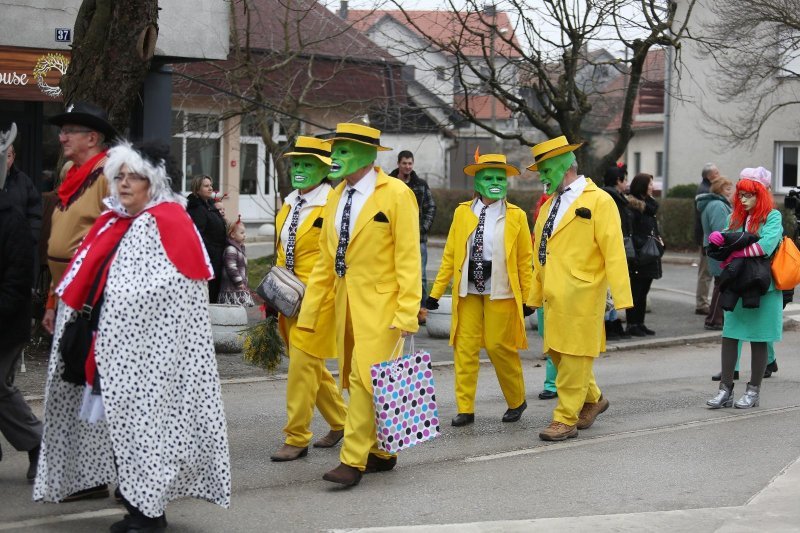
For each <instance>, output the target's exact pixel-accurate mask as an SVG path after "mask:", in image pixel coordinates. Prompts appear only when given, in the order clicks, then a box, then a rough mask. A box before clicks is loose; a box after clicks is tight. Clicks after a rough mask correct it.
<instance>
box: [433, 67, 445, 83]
mask: <svg viewBox="0 0 800 533" xmlns="http://www.w3.org/2000/svg"><path fill="white" fill-rule="evenodd" d="M434 71H435V72H436V79H437V80H446V79H447V71H446V70H445V68H444V67H436V68H435V69H434Z"/></svg>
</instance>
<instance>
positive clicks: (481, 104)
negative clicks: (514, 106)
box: [455, 94, 511, 120]
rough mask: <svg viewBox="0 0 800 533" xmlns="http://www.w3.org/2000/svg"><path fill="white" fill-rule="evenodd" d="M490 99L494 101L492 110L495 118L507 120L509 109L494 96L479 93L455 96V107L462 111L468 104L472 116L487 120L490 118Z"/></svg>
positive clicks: (509, 115) (509, 114) (509, 113)
mask: <svg viewBox="0 0 800 533" xmlns="http://www.w3.org/2000/svg"><path fill="white" fill-rule="evenodd" d="M492 100H494V101H495V102H496V104H495V108H494V112H495V118H497V119H498V120H507V119H509V118H511V110H510V109H509V108H507V107H506V106H504V105H503V104H502V103H501V102H500V100H498V99H497V98H496V97H494V96H491V95H488V94H479V95H473V96H467V97H464V96H463V95H460V96H456V98H455V104H456V109H458V110H460V111H463V110H465V109H466V108H467V105H469V110H470V112H471V114H472V116H473V117H475V118H477V119H479V120H489V119H491V118H492Z"/></svg>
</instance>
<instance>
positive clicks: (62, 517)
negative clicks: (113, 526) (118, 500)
mask: <svg viewBox="0 0 800 533" xmlns="http://www.w3.org/2000/svg"><path fill="white" fill-rule="evenodd" d="M123 514H125V510H124V509H101V510H99V511H87V512H83V513H71V514H59V515H55V516H47V517H44V518H31V519H29V520H19V521H18V522H0V531H8V530H9V529H18V528H23V527H35V526H43V525H46V524H61V523H64V522H73V521H75V520H85V519H87V518H105V517H107V516H120V515H123Z"/></svg>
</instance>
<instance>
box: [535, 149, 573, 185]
mask: <svg viewBox="0 0 800 533" xmlns="http://www.w3.org/2000/svg"><path fill="white" fill-rule="evenodd" d="M574 162H575V154H573V153H572V152H567V153H566V154H561V155H557V156H555V157H551V158H550V159H545V160H544V161H542V162H541V163H539V164H538V165H537V167H538V169H539V181H541V182H542V184H544V188H545V190H546V191H547V194H553V193H555V192H556V190H557V189H558V186H559V185H561V182H562V181H564V175H565V174H566V173H567V170H569V167H571V166H572V163H574Z"/></svg>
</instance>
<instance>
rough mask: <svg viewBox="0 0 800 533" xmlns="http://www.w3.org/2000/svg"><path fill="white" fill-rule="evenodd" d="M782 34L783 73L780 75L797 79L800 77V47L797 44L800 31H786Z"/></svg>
mask: <svg viewBox="0 0 800 533" xmlns="http://www.w3.org/2000/svg"><path fill="white" fill-rule="evenodd" d="M782 34H783V35H784V37H783V39H782V40H781V42H782V46H781V48H782V49H781V50H780V66H781V71H780V74H778V75H779V76H781V77H795V78H796V77H798V76H800V46H798V44H797V43H798V38H800V30H796V29H792V30H785V31H783V32H782Z"/></svg>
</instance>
